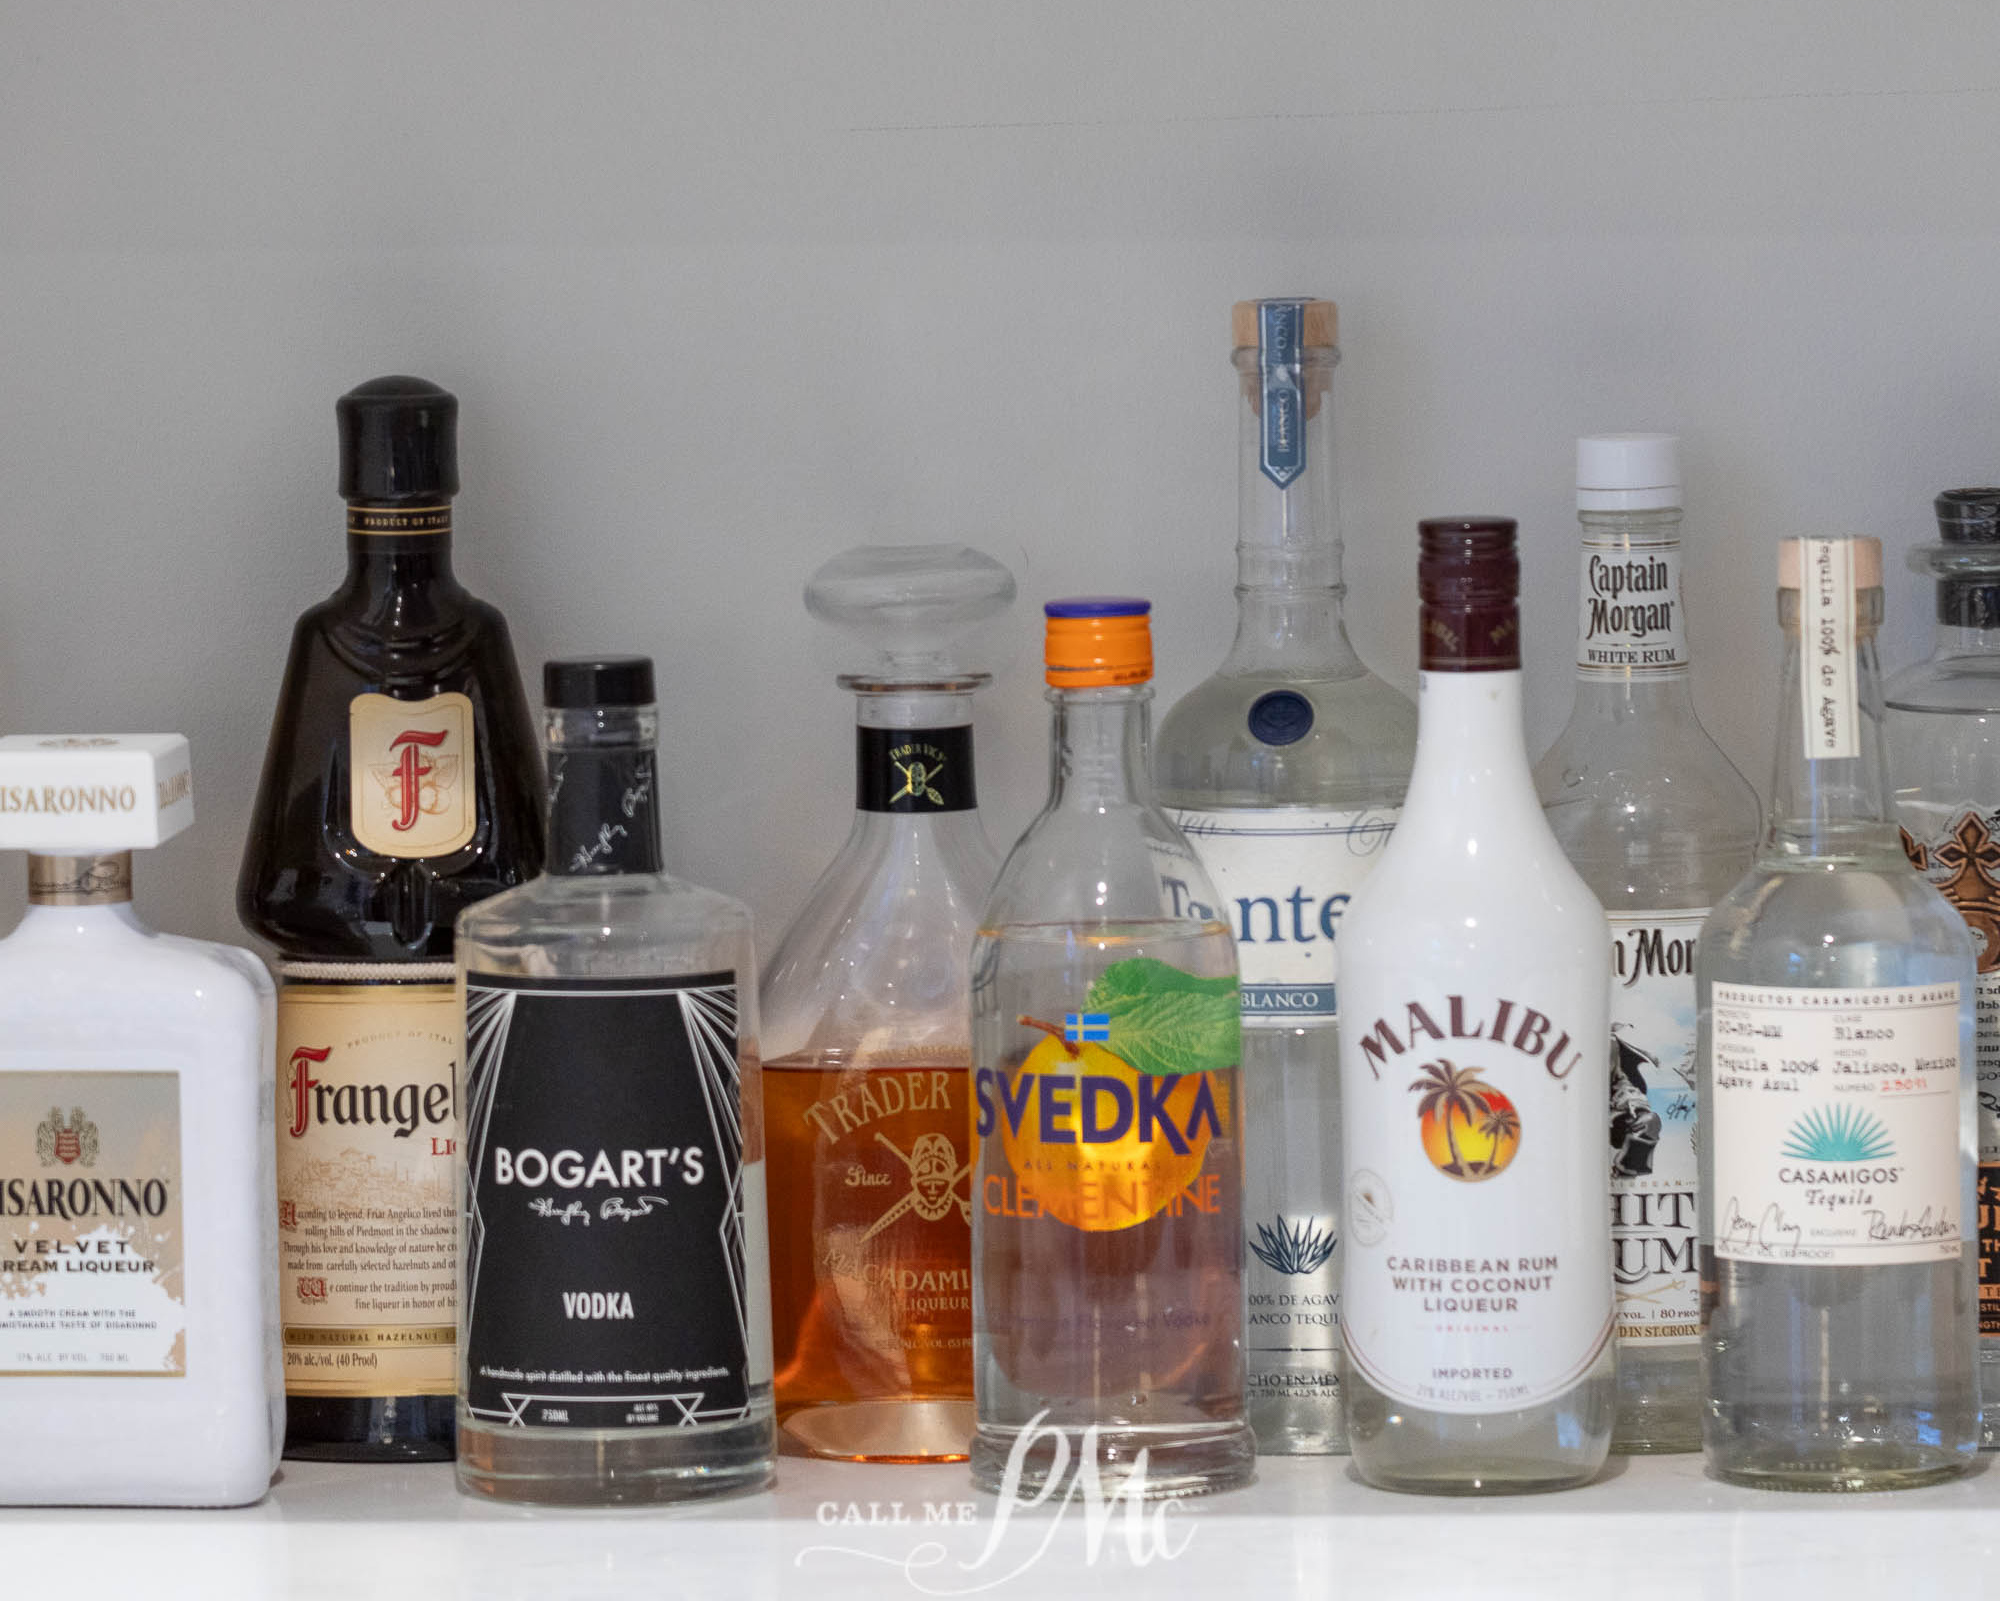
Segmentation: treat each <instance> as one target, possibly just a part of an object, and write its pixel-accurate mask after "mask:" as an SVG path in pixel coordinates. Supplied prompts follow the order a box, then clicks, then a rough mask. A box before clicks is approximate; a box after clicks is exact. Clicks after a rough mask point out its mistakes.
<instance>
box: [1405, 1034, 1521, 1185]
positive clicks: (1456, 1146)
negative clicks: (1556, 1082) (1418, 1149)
mask: <svg viewBox="0 0 2000 1601" xmlns="http://www.w3.org/2000/svg"><path fill="white" fill-rule="evenodd" d="M1479 1071H1480V1070H1479V1069H1478V1068H1476V1067H1454V1066H1453V1065H1452V1064H1451V1063H1450V1062H1447V1061H1446V1060H1445V1059H1444V1058H1443V1057H1439V1058H1438V1059H1437V1060H1436V1061H1435V1062H1426V1063H1425V1064H1424V1066H1423V1068H1422V1069H1421V1070H1420V1076H1419V1077H1418V1078H1417V1079H1416V1080H1415V1081H1414V1082H1412V1083H1411V1085H1410V1088H1411V1089H1412V1090H1413V1091H1416V1092H1417V1093H1419V1094H1421V1095H1422V1096H1423V1099H1422V1100H1421V1101H1419V1102H1418V1103H1417V1122H1418V1128H1419V1130H1420V1132H1421V1134H1422V1137H1423V1142H1424V1155H1426V1156H1427V1157H1429V1158H1430V1162H1431V1166H1433V1167H1435V1168H1436V1169H1437V1170H1438V1171H1439V1172H1440V1173H1443V1174H1445V1175H1447V1176H1448V1177H1451V1178H1455V1179H1459V1180H1462V1181H1463V1182H1465V1183H1468V1184H1477V1183H1479V1182H1481V1181H1482V1180H1484V1179H1490V1178H1492V1177H1493V1175H1494V1174H1496V1173H1498V1172H1500V1171H1501V1170H1502V1169H1503V1168H1505V1167H1506V1166H1507V1164H1508V1163H1509V1162H1511V1161H1513V1160H1514V1153H1515V1152H1516V1151H1518V1150H1519V1149H1520V1148H1521V1114H1520V1113H1519V1112H1518V1111H1516V1110H1515V1108H1514V1103H1513V1102H1512V1101H1510V1100H1508V1099H1507V1097H1506V1096H1505V1095H1503V1094H1502V1093H1501V1092H1500V1091H1499V1090H1497V1089H1495V1088H1494V1087H1493V1086H1492V1085H1491V1084H1488V1083H1487V1082H1486V1081H1485V1080H1484V1079H1483V1078H1481V1077H1480V1076H1479Z"/></svg>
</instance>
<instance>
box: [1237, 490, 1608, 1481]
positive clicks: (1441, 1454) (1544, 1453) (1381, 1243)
mask: <svg viewBox="0 0 2000 1601" xmlns="http://www.w3.org/2000/svg"><path fill="white" fill-rule="evenodd" d="M1421 532H1422V554H1421V557H1420V560H1419V563H1418V569H1417V582H1418V592H1419V596H1420V599H1421V601H1422V647H1421V648H1422V655H1421V664H1422V674H1421V678H1420V686H1421V690H1420V694H1419V697H1418V715H1419V719H1420V732H1419V737H1418V742H1417V762H1416V770H1415V771H1414V772H1413V773H1412V775H1411V778H1410V791H1409V796H1408V799H1407V800H1406V801H1405V803H1404V807H1403V816H1402V820H1401V822H1400V823H1399V824H1398V825H1397V828H1396V832H1395V834H1394V835H1393V836H1392V837H1391V839H1390V841H1389V845H1388V848H1387V849H1386V850H1385V851H1384V852H1383V855H1382V860H1381V862H1380V863H1379V864H1378V865H1377V867H1376V869H1375V871H1374V872H1373V873H1372V874H1371V875H1370V876H1369V878H1368V881H1367V882H1366V884H1364V885H1363V886H1362V889H1361V891H1360V893H1359V894H1358V895H1357V896H1356V898H1355V902H1354V905H1353V906H1352V908H1351V909H1350V910H1349V912H1348V914H1347V921H1346V926H1345V928H1344V929H1343V931H1342V935H1341V957H1340V983H1341V1003H1340V1005H1341V1017H1342V1027H1341V1051H1340V1087H1341V1117H1342V1122H1343V1125H1344V1132H1345V1145H1346V1155H1347V1164H1346V1180H1347V1192H1346V1202H1347V1204H1346V1207H1345V1220H1346V1225H1347V1236H1346V1240H1345V1242H1344V1254H1345V1262H1346V1265H1345V1272H1344V1273H1343V1276H1342V1282H1343V1286H1344V1290H1343V1297H1342V1308H1343V1312H1344V1330H1345V1336H1346V1351H1347V1368H1346V1376H1345V1390H1346V1400H1347V1429H1348V1447H1349V1449H1350V1450H1351V1451H1352V1452H1353V1455H1354V1463H1355V1466H1356V1468H1357V1469H1358V1470H1359V1471H1360V1473H1361V1476H1362V1477H1363V1478H1364V1479H1365V1480H1367V1482H1369V1483H1370V1484H1375V1485H1380V1486H1382V1487H1383V1488H1385V1489H1392V1490H1418V1491H1439V1492H1456V1493H1475V1492H1490V1491H1507V1490H1529V1489H1556V1488H1559V1487H1561V1486H1564V1485H1570V1484H1578V1483H1581V1482H1583V1481H1584V1480H1586V1479H1588V1478H1590V1477H1591V1476H1592V1475H1593V1474H1594V1473H1596V1472H1597V1470H1598V1469H1599V1467H1601V1466H1602V1465H1603V1462H1604V1457H1605V1453H1606V1450H1607V1449H1608V1447H1609V1445H1610V1442H1611V1417H1612V1389H1613V1381H1612V1365H1613V1359H1612V1343H1611V1327H1612V1317H1613V1304H1612V1288H1611V1231H1610V1217H1609V1215H1608V1209H1607V1207H1606V1205H1605V1174H1606V1168H1607V1163H1606V1160H1605V1158H1606V1152H1605V1147H1604V1107H1605V1098H1606V1095H1607V1093H1608V1078H1609V1062H1608V1054H1609V1053H1608V1051H1607V1045H1608V1040H1609V1035H1608V1032H1607V1031H1608V1023H1607V1019H1606V1015H1605V997H1606V993H1607V991H1608V989H1609V986H1610V950H1609V941H1608V940H1607V939H1606V938H1605V931H1604V912H1603V909H1602V907H1600V906H1599V904H1598V902H1597V900H1596V899H1595V898H1594V897H1593V896H1592V895H1591V893H1590V890H1589V888H1588V887H1587V886H1586V885H1585V884H1584V882H1583V880H1582V879H1581V878H1579V877H1578V876H1577V873H1576V870H1575V869H1574V868H1572V867H1571V866H1570V865H1569V863H1568V861H1567V860H1565V859H1564V857H1563V854H1562V849H1561V847H1560V846H1559V845H1558V844H1557V843H1556V839H1555V836H1554V834H1553V833H1551V832H1550V829H1549V825H1548V823H1547V821H1546V820H1545V819H1544V817H1543V815H1542V809H1541V804H1540V801H1539V799H1538V798H1537V796H1536V794H1535V786H1534V780H1533V778H1532V776H1531V775H1530V773H1529V770H1528V759H1527V755H1526V753H1525V752H1524V750H1523V749H1522V744H1521V670H1520V660H1521V658H1520V619H1519V614H1518V610H1517V606H1516V596H1517V592H1518V588H1519V577H1520V569H1519V565H1518V562H1517V559H1516V556H1515V545H1514V524H1513V522H1512V521H1511V520H1510V519H1507V518H1498V517H1476V518H1433V519H1430V520H1428V521H1426V522H1424V523H1423V524H1422V525H1421ZM1252 1093H1253V1094H1254V1089H1253V1091H1252Z"/></svg>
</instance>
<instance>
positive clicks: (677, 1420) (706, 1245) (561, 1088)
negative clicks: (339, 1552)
mask: <svg viewBox="0 0 2000 1601" xmlns="http://www.w3.org/2000/svg"><path fill="white" fill-rule="evenodd" d="M542 677H543V696H544V699H545V700H546V702H547V704H548V708H549V710H548V717H547V722H546V724H545V727H546V734H547V747H548V759H549V845H550V850H549V867H548V871H547V872H546V873H545V874H544V875H543V876H541V877H539V878H537V879H535V880H534V881H533V882H531V883H528V884H524V885H522V886H521V887H520V888H519V889H515V890H510V891H508V892H507V893H506V894H504V895H497V896H495V897H494V898H493V899H492V900H490V901H487V902H484V903H483V904H481V905H480V906H478V907H476V908H474V909H472V910H470V911H468V912H466V913H465V914H464V915H463V916H462V917H461V918H460V919H459V924H458V965H459V989H460V993H461V995H462V997H463V999H464V1003H465V1042H466V1096H465V1105H466V1119H465V1123H466V1141H465V1159H464V1162H463V1163H462V1165H461V1168H460V1181H461V1189H462V1201H463V1213H464V1219H465V1234H464V1239H463V1242H462V1252H461V1256H462V1268H461V1275H460V1297H459V1320H460V1330H459V1403H458V1404H459V1417H458V1439H459V1459H458V1482H459V1485H460V1487H461V1488H463V1489H465V1490H467V1491H470V1492H474V1493H477V1494H481V1495H489V1496H494V1497H497V1498H499V1499H502V1500H509V1501H527V1502H538V1503H543V1504H548V1505H572V1506H610V1505H619V1504H632V1503H646V1502H664V1501H687V1500H694V1499H697V1498H705V1497H709V1496H715V1495H722V1494H727V1493H729V1492H731V1491H736V1490H752V1489H756V1488H759V1487H760V1486H762V1485H764V1484H766V1483H768V1482H769V1481H770V1478H771V1473H772V1467H773V1460H774V1451H775V1428H774V1425H773V1422H772V1412H771V1333H770V1294H769V1280H768V1278H767V1276H766V1261H767V1252H766V1246H765V1223H764V1136H763V1127H762V1119H761V1115H760V1113H761V1103H760V1100H759V1095H758V1071H757V1013H756V986H755V983H754V980H753V977H752V975H753V973H754V971H755V969H754V967H753V965H752V963H753V960H754V958H753V956H752V953H751V945H750V914H749V913H748V912H747V911H745V910H744V908H743V907H742V906H740V905H739V904H738V903H737V902H735V901H733V900H730V899H729V898H728V897H727V896H725V895H718V894H716V893H715V892H714V891H713V890H706V889H701V888H698V887H697V886H695V885H693V884H688V883H684V882H682V881H681V880H679V879H677V878H674V877H673V876H671V875H670V874H668V873H667V872H665V871H664V870H663V869H662V866H661V858H660V832H659V818H658V813H657V806H658V800H657V794H656V773H655V767H654V757H655V747H656V745H657V742H658V714H657V713H656V711H655V710H654V705H653V664H652V662H651V661H650V660H648V659H647V658H646V657H643V656H622V657H604V658H593V659H588V660H578V661H554V662H550V663H548V664H547V666H546V667H545V668H544V670H543V675H542Z"/></svg>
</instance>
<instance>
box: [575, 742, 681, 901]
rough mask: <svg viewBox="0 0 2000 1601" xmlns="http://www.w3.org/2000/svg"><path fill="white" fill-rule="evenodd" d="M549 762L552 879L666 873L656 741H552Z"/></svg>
mask: <svg viewBox="0 0 2000 1601" xmlns="http://www.w3.org/2000/svg"><path fill="white" fill-rule="evenodd" d="M548 759H549V851H548V869H547V870H548V872H549V873H550V875H551V876H553V877H557V878H601V877H610V876H613V875H616V874H620V873H657V872H659V871H661V869H662V867H663V865H664V862H663V858H662V856H661V853H660V817H659V803H658V798H657V784H656V782H655V779H656V776H657V774H656V766H657V759H658V752H657V751H655V750H654V748H653V747H652V746H650V745H578V746H570V747H567V748H565V747H562V746H551V747H550V749H549V753H548Z"/></svg>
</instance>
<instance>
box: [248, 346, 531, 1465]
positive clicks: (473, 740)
mask: <svg viewBox="0 0 2000 1601" xmlns="http://www.w3.org/2000/svg"><path fill="white" fill-rule="evenodd" d="M456 410H457V406H456V402H455V401H454V400H453V399H452V397H451V396H450V395H448V394H446V393H445V391H443V390H441V389H438V388H436V387H435V386H434V385H430V384H425V383H422V382H420V381H419V380H415V379H407V378H404V379H378V380H376V381H375V382H373V383H371V384H366V385H363V386H362V388H360V389H358V390H356V391H355V392H354V393H353V394H351V395H349V396H346V397H344V398H343V400H342V402H341V405H340V408H339V416H340V422H341V492H342V494H343V496H345V497H346V498H347V500H348V502H349V510H348V571H347V577H346V579H345V581H344V582H343V583H342V584H341V586H340V587H339V588H338V589H337V590H336V591H335V592H334V593H333V594H332V595H331V596H330V597H329V598H328V599H326V600H325V601H322V602H321V603H320V604H319V605H317V606H314V607H312V608H311V609H310V610H309V611H307V612H306V613H305V615H304V616H302V617H301V618H300V619H299V621H298V625H297V628H296V629H295V631H294V633H293V636H292V648H291V655H290V658H289V660H288V662H287V664H286V669H285V678H284V685H283V688H282V689H281V690H280V692H279V697H278V709H277V714H276V716H275V718H274V720H273V723H272V727H271V737H270V744H269V746H268V748H267V751H266V754H265V760H264V772H263V778H262V780H261V782H260V783H259V785H258V791H257V799H256V803H255V806H254V809H253V811H252V814H251V822H250V830H249V838H248V841H247V843H246V845H245V847H244V854H243V866H242V871H241V874H240V876H239V878H238V881H237V911H238V914H239V916H240V917H241V918H242V920H243V924H244V926H245V927H246V928H248V929H249V930H250V931H251V932H252V933H253V934H256V935H257V936H259V937H260V938H262V939H264V940H267V941H268V942H270V943H271V944H272V945H274V946H276V947H277V950H278V955H279V971H280V976H281V979H282V981H283V987H282V989H281V991H280V997H279V1045H278V1062H277V1072H278V1082H277V1098H278V1144H279V1175H280V1182H279V1233H280V1257H281V1260H280V1285H279V1289H280V1313H279V1316H280V1321H281V1325H282V1327H283V1330H284V1341H285V1357H286V1362H285V1366H286V1391H287V1400H286V1433H285V1454H286V1455H287V1456H290V1457H297V1458H305V1459H311V1460H321V1461H410V1460H448V1459H449V1458H450V1457H451V1455H452V1452H453V1442H454V1437H455V1429H454V1423H453V1417H454V1408H455V1404H456V1403H455V1391H456V1372H455V1363H454V1359H453V1349H454V1338H455V1336H454V1332H453V1331H454V1329H455V1324H456V1316H457V1313H456V1287H455V1283H454V1280H455V1275H456V1213H455V1207H454V1201H453V1191H452V1184H453V1177H452V1167H453V1165H454V1163H455V1161H456V1155H457V1140H458V1115H459V1109H458V1105H457V1101H458V1096H459V1091H460V1078H461V1074H462V1061H461V1058H460V1047H459V1043H458V1028H457V1023H456V1017H457V1013H456V1001H455V992H454V989H453V980H452V967H451V960H452V924H453V921H454V919H456V917H457V916H458V914H459V913H460V912H461V911H462V910H464V909H465V908H466V907H468V906H471V905H473V904H474V903H475V902H478V901H481V900H484V899H485V898H486V897H487V896H489V895H493V894H496V893H497V892H499V891H501V890H504V889H508V888H511V887H512V886H513V885H516V884H519V883H522V882H525V881H526V880H527V879H529V878H532V877H533V876H534V875H535V874H536V873H537V872H538V871H539V870H540V868H541V863H542V839H543V816H542V809H543V808H542V778H541V758H540V752H539V748H538V746H537V742H536V739H535V733H534V727H533V724H532V722H531V720H530V718H529V715H528V705H527V700H526V697H525V695H524V694H523V692H522V688H521V680H520V674H519V670H518V668H517V667H516V665H515V660H514V652H513V648H512V646H511V644H510V643H509V641H508V637H507V625H506V622H505V621H504V620H503V619H502V617H501V616H500V614H499V612H498V611H496V610H495V609H494V608H493V607H491V606H489V605H487V604H486V603H485V602H483V601H481V600H478V599H475V598H474V597H473V596H472V595H470V594H468V593H467V592H466V590H465V589H464V587H463V586H462V585H460V583H459V582H458V580H457V578H455V577H454V576H453V574H452V569H451V507H450V499H451V496H452V494H453V493H454V492H455V491H456V490H457V488H458V478H457V470H456V463H455V458H454V454H453V448H452V438H451V435H452V429H453V424H454V421H455V417H456ZM357 1208H359V1209H360V1210H361V1212H362V1213H363V1214H364V1219H363V1220H357V1218H356V1209H357ZM368 1212H374V1213H377V1214H385V1213H386V1214H392V1216H390V1217H389V1218H388V1220H387V1221H386V1222H385V1221H384V1219H383V1218H382V1217H381V1216H379V1215H378V1216H377V1217H376V1218H375V1219H373V1220H372V1221H368V1220H365V1214H366V1213H368ZM390 1229H396V1230H400V1231H401V1232H400V1233H397V1234H394V1235H391V1234H389V1230H390ZM392 1240H393V1241H394V1243H391V1241H392ZM343 1269H346V1270H347V1271H346V1273H345V1276H344V1277H343V1272H342V1270H343ZM385 1279H386V1280H387V1281H388V1282H386V1283H384V1284H383V1287H382V1290H381V1291H372V1290H370V1289H369V1287H368V1283H367V1282H365V1281H367V1280H376V1281H382V1280H385Z"/></svg>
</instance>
